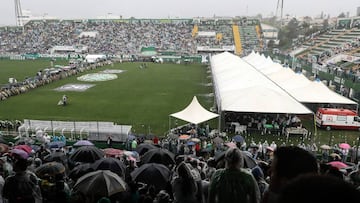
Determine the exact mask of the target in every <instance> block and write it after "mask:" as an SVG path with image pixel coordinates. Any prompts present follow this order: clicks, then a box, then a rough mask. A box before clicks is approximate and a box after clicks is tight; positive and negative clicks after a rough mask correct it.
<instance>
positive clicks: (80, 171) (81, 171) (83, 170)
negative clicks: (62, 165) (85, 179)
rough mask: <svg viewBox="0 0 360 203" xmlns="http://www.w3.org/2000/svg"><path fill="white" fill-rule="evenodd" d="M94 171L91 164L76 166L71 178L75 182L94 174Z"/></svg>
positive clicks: (70, 174)
mask: <svg viewBox="0 0 360 203" xmlns="http://www.w3.org/2000/svg"><path fill="white" fill-rule="evenodd" d="M93 171H94V169H93V168H92V167H91V164H90V163H83V164H79V165H77V166H75V167H74V168H73V169H71V171H70V173H69V177H70V178H71V179H73V180H77V179H79V178H80V177H81V176H83V175H85V174H87V173H89V172H93Z"/></svg>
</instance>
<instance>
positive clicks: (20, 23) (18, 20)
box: [14, 0, 23, 26]
mask: <svg viewBox="0 0 360 203" xmlns="http://www.w3.org/2000/svg"><path fill="white" fill-rule="evenodd" d="M14 3H15V19H16V25H17V26H23V14H22V10H21V3H20V0H14Z"/></svg>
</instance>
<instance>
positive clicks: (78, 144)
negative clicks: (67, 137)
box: [74, 140, 94, 147]
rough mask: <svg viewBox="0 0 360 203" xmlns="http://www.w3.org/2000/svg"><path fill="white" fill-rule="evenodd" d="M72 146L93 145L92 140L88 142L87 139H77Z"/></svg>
mask: <svg viewBox="0 0 360 203" xmlns="http://www.w3.org/2000/svg"><path fill="white" fill-rule="evenodd" d="M74 146H75V147H81V146H94V144H93V143H92V142H90V141H89V140H79V141H77V142H75V144H74Z"/></svg>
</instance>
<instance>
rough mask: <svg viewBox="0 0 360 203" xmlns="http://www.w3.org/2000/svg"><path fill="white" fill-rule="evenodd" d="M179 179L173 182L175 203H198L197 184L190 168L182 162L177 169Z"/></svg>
mask: <svg viewBox="0 0 360 203" xmlns="http://www.w3.org/2000/svg"><path fill="white" fill-rule="evenodd" d="M176 174H177V177H176V178H174V180H173V181H172V184H171V185H172V190H173V193H174V203H197V202H198V201H197V198H196V194H197V190H198V188H197V184H196V182H195V179H194V178H193V176H192V174H191V171H190V168H189V167H188V166H187V165H186V163H185V162H181V163H180V164H179V166H178V167H177V169H176Z"/></svg>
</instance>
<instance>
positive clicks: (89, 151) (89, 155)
mask: <svg viewBox="0 0 360 203" xmlns="http://www.w3.org/2000/svg"><path fill="white" fill-rule="evenodd" d="M102 157H104V152H103V151H101V150H100V149H98V148H96V147H94V146H82V147H80V148H78V149H76V150H75V151H74V153H72V154H71V155H70V157H69V159H70V160H71V161H73V162H84V163H93V162H95V161H96V160H98V159H101V158H102Z"/></svg>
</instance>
